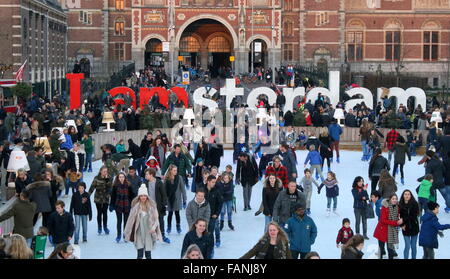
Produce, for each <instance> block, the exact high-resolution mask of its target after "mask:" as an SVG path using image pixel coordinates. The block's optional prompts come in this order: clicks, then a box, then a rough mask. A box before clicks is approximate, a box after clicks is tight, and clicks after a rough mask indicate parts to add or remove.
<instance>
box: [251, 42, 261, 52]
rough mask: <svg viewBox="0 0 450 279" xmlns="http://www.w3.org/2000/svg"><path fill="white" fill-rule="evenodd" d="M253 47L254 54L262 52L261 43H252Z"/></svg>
mask: <svg viewBox="0 0 450 279" xmlns="http://www.w3.org/2000/svg"><path fill="white" fill-rule="evenodd" d="M253 44H254V45H255V52H261V51H262V43H261V42H254V43H253Z"/></svg>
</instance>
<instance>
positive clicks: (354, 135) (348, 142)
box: [92, 127, 428, 160]
mask: <svg viewBox="0 0 450 279" xmlns="http://www.w3.org/2000/svg"><path fill="white" fill-rule="evenodd" d="M281 129H282V130H285V129H286V128H285V127H282V128H281ZM294 129H295V130H296V132H297V134H299V133H300V131H305V133H306V135H309V134H310V133H311V132H313V133H314V134H315V135H316V136H317V137H319V135H320V132H321V131H322V130H323V129H324V127H294ZM156 130H161V132H162V133H165V134H166V135H167V136H168V138H169V140H170V141H171V142H173V141H172V138H171V134H170V130H171V129H169V128H165V129H164V128H156V129H154V130H153V133H154V132H155V131H156ZM378 130H379V131H380V132H381V133H383V135H384V136H385V137H386V135H387V133H388V132H389V131H390V130H391V129H390V128H378ZM397 131H398V132H399V133H400V135H402V136H403V137H404V138H405V140H406V131H407V130H406V129H397ZM421 132H422V137H423V140H424V142H425V141H426V138H427V136H428V131H427V130H422V131H421ZM146 134H147V130H134V131H121V132H117V131H114V132H100V133H97V134H94V135H92V138H93V140H94V160H99V159H101V157H102V151H101V150H100V146H102V145H103V144H107V143H109V144H112V145H116V144H117V143H118V142H119V141H120V140H121V139H123V140H124V144H125V148H126V149H128V139H130V138H131V139H133V141H134V143H136V144H137V145H139V146H140V144H141V141H142V139H143V138H144V137H145V135H146ZM232 135H233V133H232V129H227V132H226V133H225V137H226V139H228V138H230V139H231V138H232ZM380 143H381V145H383V143H384V139H383V138H380ZM339 147H340V149H343V150H360V149H361V139H360V136H359V128H352V127H344V128H343V132H342V135H341V139H340V143H339ZM224 149H233V145H232V144H224ZM424 153H425V148H424V147H421V148H418V149H417V154H424Z"/></svg>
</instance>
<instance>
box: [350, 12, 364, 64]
mask: <svg viewBox="0 0 450 279" xmlns="http://www.w3.org/2000/svg"><path fill="white" fill-rule="evenodd" d="M364 27H365V25H364V23H363V22H362V21H360V20H351V21H349V23H348V24H347V31H346V43H347V60H348V61H362V60H363V58H364V54H363V50H364Z"/></svg>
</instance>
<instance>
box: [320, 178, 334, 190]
mask: <svg viewBox="0 0 450 279" xmlns="http://www.w3.org/2000/svg"><path fill="white" fill-rule="evenodd" d="M322 183H323V184H324V185H325V186H326V187H327V188H333V187H334V186H335V185H336V184H337V181H336V179H332V180H328V178H327V179H325V180H324V181H323V182H322Z"/></svg>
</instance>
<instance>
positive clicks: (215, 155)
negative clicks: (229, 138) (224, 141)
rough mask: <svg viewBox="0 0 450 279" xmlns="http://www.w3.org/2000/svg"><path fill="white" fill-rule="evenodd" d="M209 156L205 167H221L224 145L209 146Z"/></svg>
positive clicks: (214, 144)
mask: <svg viewBox="0 0 450 279" xmlns="http://www.w3.org/2000/svg"><path fill="white" fill-rule="evenodd" d="M207 154H208V155H207V156H206V158H205V165H206V166H208V167H209V168H212V167H217V168H219V167H220V158H221V157H223V145H221V144H217V143H215V142H214V143H213V144H210V145H209V146H208V153H207Z"/></svg>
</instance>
